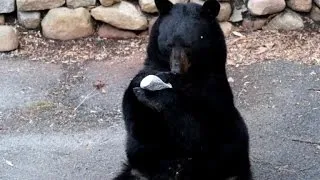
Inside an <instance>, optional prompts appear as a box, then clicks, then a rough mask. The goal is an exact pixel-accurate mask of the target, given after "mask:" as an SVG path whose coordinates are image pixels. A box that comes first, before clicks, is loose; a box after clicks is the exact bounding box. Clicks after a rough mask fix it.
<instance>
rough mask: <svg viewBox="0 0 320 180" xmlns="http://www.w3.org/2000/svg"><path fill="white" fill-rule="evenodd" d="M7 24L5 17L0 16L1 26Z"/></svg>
mask: <svg viewBox="0 0 320 180" xmlns="http://www.w3.org/2000/svg"><path fill="white" fill-rule="evenodd" d="M4 23H5V18H4V15H0V25H2V24H4Z"/></svg>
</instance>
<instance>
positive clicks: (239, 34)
mask: <svg viewBox="0 0 320 180" xmlns="http://www.w3.org/2000/svg"><path fill="white" fill-rule="evenodd" d="M232 34H233V35H235V36H238V37H245V36H244V35H242V34H241V33H239V32H237V31H233V32H232Z"/></svg>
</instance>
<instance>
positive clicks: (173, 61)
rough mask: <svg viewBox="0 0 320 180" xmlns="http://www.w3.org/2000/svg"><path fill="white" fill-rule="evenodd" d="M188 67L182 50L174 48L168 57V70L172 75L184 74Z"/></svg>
mask: <svg viewBox="0 0 320 180" xmlns="http://www.w3.org/2000/svg"><path fill="white" fill-rule="evenodd" d="M190 65H191V64H190V61H189V59H188V56H187V53H186V50H185V49H184V48H179V47H175V48H173V49H172V51H171V56H170V70H171V72H172V73H175V74H184V73H186V72H188V70H189V68H190Z"/></svg>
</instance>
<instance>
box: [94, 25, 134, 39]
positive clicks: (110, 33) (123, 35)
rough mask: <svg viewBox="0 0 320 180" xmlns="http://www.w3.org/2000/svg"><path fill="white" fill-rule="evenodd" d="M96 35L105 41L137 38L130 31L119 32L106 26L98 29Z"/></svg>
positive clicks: (119, 30)
mask: <svg viewBox="0 0 320 180" xmlns="http://www.w3.org/2000/svg"><path fill="white" fill-rule="evenodd" d="M98 35H99V36H100V37H103V38H107V39H131V38H135V37H136V36H137V35H136V34H135V33H134V32H132V31H126V30H121V29H118V28H115V27H113V26H110V25H108V24H104V25H102V26H101V27H99V30H98Z"/></svg>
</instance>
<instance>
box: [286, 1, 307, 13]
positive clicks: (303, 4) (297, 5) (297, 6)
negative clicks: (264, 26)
mask: <svg viewBox="0 0 320 180" xmlns="http://www.w3.org/2000/svg"><path fill="white" fill-rule="evenodd" d="M287 6H288V7H290V8H291V9H293V10H295V11H299V12H310V10H311V7H312V0H288V1H287Z"/></svg>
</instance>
